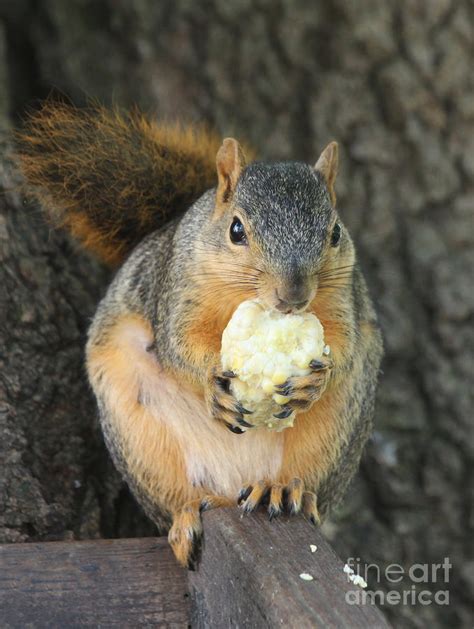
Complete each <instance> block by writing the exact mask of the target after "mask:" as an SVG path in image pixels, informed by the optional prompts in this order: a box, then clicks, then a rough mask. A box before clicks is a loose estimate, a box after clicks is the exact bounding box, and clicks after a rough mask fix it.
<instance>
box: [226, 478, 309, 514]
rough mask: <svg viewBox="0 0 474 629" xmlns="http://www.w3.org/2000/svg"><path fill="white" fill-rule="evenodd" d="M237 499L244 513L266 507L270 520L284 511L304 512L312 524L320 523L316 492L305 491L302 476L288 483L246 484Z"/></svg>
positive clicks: (290, 512) (261, 482)
mask: <svg viewBox="0 0 474 629" xmlns="http://www.w3.org/2000/svg"><path fill="white" fill-rule="evenodd" d="M237 501H238V503H239V505H240V508H241V509H242V511H243V512H244V513H251V512H252V511H255V510H256V509H257V508H258V507H260V506H262V507H266V509H267V512H268V517H269V519H270V520H273V518H276V517H278V516H279V515H281V514H282V513H286V514H288V515H296V514H297V513H300V512H302V513H303V515H304V517H305V518H307V519H308V520H309V521H310V522H311V523H312V524H315V525H317V524H319V523H320V517H319V513H318V507H317V500H316V494H315V493H314V492H312V491H305V490H304V485H303V481H302V480H301V479H300V478H294V479H293V480H291V481H290V482H289V483H288V485H282V484H280V483H270V482H268V481H258V482H257V483H254V484H252V485H246V486H245V487H243V488H242V489H241V491H240V492H239V496H238V499H237Z"/></svg>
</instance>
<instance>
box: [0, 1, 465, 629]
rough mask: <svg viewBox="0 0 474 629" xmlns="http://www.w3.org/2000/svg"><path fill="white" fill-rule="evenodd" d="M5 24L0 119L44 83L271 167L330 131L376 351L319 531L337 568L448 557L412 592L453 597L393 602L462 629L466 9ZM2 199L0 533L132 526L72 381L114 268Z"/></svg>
mask: <svg viewBox="0 0 474 629" xmlns="http://www.w3.org/2000/svg"><path fill="white" fill-rule="evenodd" d="M0 19H1V22H0V88H1V87H2V82H3V84H4V85H3V87H4V89H0V120H1V119H2V117H3V121H4V122H6V121H15V120H17V119H18V116H19V115H20V114H21V113H22V112H23V111H24V107H25V106H26V105H27V104H30V103H31V101H32V100H34V99H36V98H40V97H43V96H45V95H46V94H47V93H48V91H49V90H50V88H51V86H54V87H56V88H59V89H60V90H62V91H63V92H65V93H66V94H68V95H70V96H71V98H72V99H73V101H74V102H75V103H76V104H81V103H82V102H84V101H85V99H86V97H87V96H90V97H94V98H98V99H99V100H101V101H103V102H106V103H110V102H116V103H119V104H123V105H131V104H132V103H138V104H139V105H140V106H141V107H143V108H145V109H148V110H154V111H157V112H158V113H159V114H160V115H161V116H168V117H174V116H177V117H181V118H187V119H191V120H194V119H195V120H200V121H201V120H205V121H207V122H208V123H210V124H211V125H213V126H214V127H215V128H216V129H217V130H218V131H219V132H220V133H222V135H231V134H232V135H236V136H237V137H239V138H240V139H244V140H247V141H248V142H250V143H251V144H253V145H254V146H255V147H256V148H257V150H258V151H259V153H260V155H261V156H262V157H264V158H268V159H301V160H308V161H312V162H314V161H315V160H316V159H317V157H318V155H319V152H320V150H321V149H322V148H323V147H324V146H325V144H326V143H327V142H328V141H329V140H331V139H336V140H338V142H339V143H340V148H341V153H342V165H341V172H340V175H339V179H338V182H337V193H338V206H339V208H340V212H341V215H342V217H343V220H344V222H345V223H346V224H347V225H348V227H349V229H350V231H351V234H352V235H353V236H354V238H355V240H356V243H357V245H358V252H359V257H360V260H361V263H362V266H363V268H364V271H365V273H366V276H367V278H368V281H369V285H370V287H371V289H372V294H373V296H374V298H375V301H376V303H377V307H378V311H379V313H380V318H381V322H382V326H383V330H384V334H385V344H386V358H385V362H384V366H383V374H382V376H381V384H380V392H379V396H378V405H377V414H376V431H375V433H374V439H373V440H372V442H371V444H370V446H369V448H368V451H367V455H366V457H365V459H364V462H363V465H362V469H361V473H360V475H359V477H358V478H357V480H356V482H355V483H354V484H353V486H352V488H351V490H350V491H349V494H348V497H347V499H346V501H345V502H344V504H343V505H342V507H341V509H340V510H339V511H338V512H337V513H336V514H334V517H333V518H332V520H331V522H330V523H328V524H327V525H325V532H326V534H327V535H329V536H330V538H331V539H332V541H333V543H334V544H335V546H336V549H337V551H338V553H339V554H340V555H341V556H342V557H343V558H344V557H351V556H352V557H356V558H357V557H360V558H361V561H362V562H367V563H377V564H378V565H379V566H380V568H381V570H382V571H383V568H384V567H385V566H386V565H388V564H391V563H398V564H402V565H403V566H404V567H405V568H406V569H408V568H409V567H410V566H411V565H413V564H415V563H430V564H431V563H440V562H442V561H443V558H444V557H449V558H450V561H451V563H452V565H453V568H452V570H451V573H450V579H449V583H448V584H444V583H440V582H439V580H438V583H433V582H431V580H430V582H428V583H420V584H417V589H418V590H424V589H426V590H430V591H436V590H439V589H449V591H450V605H449V606H442V605H436V604H434V603H433V604H431V605H421V604H418V605H417V606H413V605H401V604H399V605H395V606H393V607H390V606H389V605H387V606H386V607H385V608H384V611H386V612H387V613H390V615H391V620H392V622H393V623H394V624H395V625H396V626H400V627H402V626H403V627H407V626H408V627H423V626H426V625H427V624H429V623H431V624H433V625H435V626H440V625H446V626H467V625H468V624H470V621H469V596H470V594H471V595H472V590H473V585H474V565H473V564H472V563H468V562H467V561H465V559H466V558H467V557H468V555H469V550H470V539H471V537H470V533H469V526H470V525H472V514H471V513H470V511H469V506H468V505H469V504H472V500H470V498H471V492H472V483H471V482H470V465H471V464H472V455H473V452H472V433H471V432H470V431H469V428H470V418H471V416H472V410H471V409H472V402H473V400H472V388H471V387H469V386H467V381H468V378H469V376H472V375H473V354H474V330H473V326H472V322H473V315H474V296H473V295H474V291H473V290H472V262H473V257H474V255H473V241H474V233H473V228H472V227H473V212H472V205H473V200H472V199H473V192H474V185H473V179H474V177H473V175H474V157H473V156H474V125H473V122H474V85H473V83H474V74H473V72H472V58H473V54H474V33H473V30H474V28H473V24H474V10H473V6H472V4H471V3H469V2H468V1H467V0H460V1H458V2H454V1H449V0H439V1H438V2H432V3H422V2H417V1H416V0H402V2H395V1H394V0H390V1H389V2H384V3H380V2H374V1H372V0H367V1H366V2H364V3H355V2H344V1H343V0H328V1H327V2H324V3H309V2H304V1H303V0H296V1H293V2H290V1H289V0H276V1H275V0H273V1H272V2H269V1H266V0H259V1H258V2H254V3H250V2H238V1H236V0H235V1H227V2H218V1H217V0H205V1H203V2H196V3H189V2H187V1H186V0H175V1H174V2H171V1H169V0H168V1H164V2H160V3H157V2H152V1H151V0H142V1H141V2H136V3H135V2H133V3H132V2H126V0H119V1H118V2H112V1H111V0H98V1H97V2H79V1H78V0H74V1H72V2H68V3H64V2H62V1H61V0H51V1H50V2H48V3H46V2H38V1H34V0H23V2H16V3H13V2H12V3H8V2H7V3H6V5H5V6H4V7H2V8H0ZM3 180H4V185H6V186H9V185H11V182H10V181H9V180H8V178H6V175H4V176H3ZM0 206H1V208H2V217H3V218H2V222H1V223H0V226H1V232H0V234H1V238H2V249H1V254H2V268H1V270H0V286H1V287H2V319H1V321H0V334H1V337H2V343H3V345H2V347H3V350H2V361H3V363H4V364H3V366H2V385H3V386H4V391H3V392H2V402H1V403H2V415H1V421H2V422H4V423H3V424H2V426H1V431H2V432H1V435H2V441H1V447H3V448H4V450H5V453H4V454H3V456H2V459H1V460H0V465H1V468H0V469H2V471H4V478H3V480H2V489H3V493H2V494H1V496H0V517H1V518H2V521H1V523H0V534H1V535H2V539H3V540H5V541H12V540H19V539H20V540H31V539H40V538H41V539H45V538H48V537H50V536H54V537H65V536H68V535H69V536H77V537H88V536H91V537H93V536H98V535H114V534H119V533H121V532H122V533H123V532H125V531H126V532H127V534H143V532H144V530H145V529H144V527H146V526H147V525H146V524H145V522H144V520H143V519H142V518H141V517H140V516H139V515H137V514H136V512H135V511H134V509H133V505H132V503H131V502H130V499H129V498H128V497H126V496H125V495H124V494H123V490H122V489H120V483H119V481H118V479H117V476H116V474H115V473H114V472H113V470H112V469H111V465H110V463H109V461H108V458H107V456H106V454H105V451H104V448H103V446H102V445H101V444H102V442H101V439H100V436H99V435H98V432H97V427H96V424H95V422H94V415H95V412H94V404H93V402H92V399H91V395H90V393H89V390H88V387H87V385H86V382H85V378H84V368H83V346H84V334H85V330H86V328H87V323H88V320H89V318H90V316H91V315H92V313H93V311H94V307H95V304H96V303H97V300H98V298H99V296H100V295H101V293H102V292H103V290H104V289H105V286H106V284H107V281H108V279H109V277H108V274H107V273H106V272H105V271H104V270H103V269H101V268H100V267H99V265H98V264H97V263H95V262H94V261H92V260H91V259H90V258H88V257H86V256H85V255H84V254H81V253H80V252H79V251H78V250H77V248H76V247H74V246H73V245H71V243H70V242H69V240H68V239H67V238H66V237H64V236H62V235H58V234H54V233H51V232H50V231H49V230H48V228H47V227H45V226H44V224H43V222H42V218H41V215H40V213H39V212H38V210H37V209H35V208H30V207H24V206H22V204H21V200H20V199H19V198H18V197H17V196H16V195H12V194H10V195H9V196H7V197H6V198H4V199H2V200H1V201H0ZM3 313H5V315H4V314H3ZM150 530H151V529H150ZM471 534H472V533H471ZM382 577H383V575H382ZM376 581H377V580H376V579H373V580H372V582H370V579H369V585H370V586H372V587H373V588H375V589H383V590H393V589H398V590H400V589H408V590H409V589H410V587H411V585H412V584H413V581H411V580H410V579H404V580H403V581H402V582H401V583H399V584H393V583H390V582H388V581H387V579H384V578H382V579H381V583H380V584H379V583H377V582H376Z"/></svg>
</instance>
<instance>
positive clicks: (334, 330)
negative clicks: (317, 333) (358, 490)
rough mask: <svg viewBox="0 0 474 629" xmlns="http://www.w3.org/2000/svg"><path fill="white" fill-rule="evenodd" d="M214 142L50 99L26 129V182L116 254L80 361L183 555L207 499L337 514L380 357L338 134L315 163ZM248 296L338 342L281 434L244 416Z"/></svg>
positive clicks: (120, 458) (128, 476)
mask: <svg viewBox="0 0 474 629" xmlns="http://www.w3.org/2000/svg"><path fill="white" fill-rule="evenodd" d="M219 144H220V142H219V141H218V140H217V138H216V137H214V136H213V135H212V134H211V133H209V132H207V131H205V130H199V129H198V130H196V129H192V128H184V127H179V126H174V127H170V126H160V125H159V124H157V123H154V122H150V121H148V120H146V119H145V118H144V117H143V116H141V115H140V114H138V113H134V114H121V113H119V112H116V111H108V110H106V109H104V108H101V107H93V108H89V109H85V110H78V109H75V108H73V107H71V106H68V105H63V104H51V103H49V104H46V105H45V106H44V107H43V109H42V110H40V111H39V112H37V113H35V114H33V115H32V116H31V117H30V119H29V120H28V122H27V123H26V125H25V128H24V129H23V130H22V131H21V132H19V133H18V136H17V155H18V160H19V164H20V167H21V170H22V172H23V175H24V179H25V182H26V185H27V187H28V189H29V190H30V191H31V193H32V194H33V195H34V196H35V197H36V198H37V199H39V201H40V202H42V204H43V205H44V206H45V207H46V209H47V211H48V213H49V215H50V216H51V217H52V218H53V219H56V221H57V222H58V223H60V224H63V225H65V226H66V227H67V228H69V229H70V231H71V232H72V233H73V234H74V235H75V236H77V237H78V238H79V239H81V240H82V241H83V243H84V244H85V246H86V247H89V248H91V249H92V250H93V251H95V252H96V253H97V254H98V255H99V256H100V257H101V258H102V259H103V260H105V261H106V262H108V263H110V264H113V265H117V264H119V263H123V265H122V266H121V268H120V269H119V271H118V273H117V275H116V277H115V279H114V280H113V282H112V284H111V286H110V288H109V290H108V292H107V294H106V296H105V297H104V299H103V300H102V301H101V303H100V305H99V307H98V310H97V313H96V315H95V318H94V320H93V323H92V325H91V328H90V331H89V338H88V343H87V371H88V375H89V379H90V383H91V385H92V388H93V390H94V393H95V395H96V397H97V401H98V406H99V411H100V419H101V424H102V428H103V433H104V436H105V441H106V443H107V446H108V448H109V450H110V453H111V455H112V458H113V460H114V462H115V464H116V466H117V467H118V469H119V470H120V472H121V473H122V475H123V477H124V478H125V480H126V481H127V483H128V484H129V486H130V487H131V489H132V491H133V492H134V494H135V495H136V497H137V499H138V500H139V502H140V503H141V504H142V506H143V508H144V509H145V511H146V513H147V514H148V515H149V516H150V517H151V518H152V519H153V520H154V521H155V522H156V523H157V525H158V527H159V528H160V529H162V530H163V529H165V530H166V529H169V541H170V543H171V546H172V548H173V550H174V552H175V555H176V557H177V559H178V560H179V561H180V562H181V563H182V564H183V565H186V564H189V563H190V562H191V561H192V560H193V556H194V554H193V553H194V549H195V544H194V542H195V540H196V539H197V538H198V537H199V535H200V533H201V521H200V512H201V511H202V510H203V509H211V508H215V507H221V506H231V505H234V504H236V503H237V501H238V502H239V504H240V506H241V508H242V509H243V510H244V511H245V512H250V511H253V510H254V509H256V508H257V507H258V506H261V505H264V506H266V507H267V509H268V512H269V514H270V516H271V517H274V516H277V515H279V514H280V513H281V512H282V511H286V512H288V513H298V512H300V511H301V512H302V513H303V514H304V515H305V516H306V517H307V518H309V519H310V520H311V521H313V522H314V523H317V522H319V521H320V518H322V517H325V516H326V515H327V513H328V511H329V509H330V507H332V506H333V505H334V504H335V503H336V502H337V501H338V500H339V499H340V497H341V496H342V494H343V492H344V491H345V489H346V487H347V485H348V483H349V481H350V479H351V477H352V476H353V474H354V473H355V471H356V468H357V466H358V463H359V460H360V457H361V453H362V449H363V446H364V444H365V442H366V440H367V438H368V436H369V433H370V431H371V427H372V414H373V404H374V395H375V389H376V383H377V375H378V371H379V365H380V360H381V356H382V342H381V335H380V332H379V328H378V325H377V320H376V315H375V313H374V310H373V307H372V304H371V301H370V298H369V296H368V293H367V288H366V284H365V281H364V279H363V276H362V274H361V271H360V269H359V266H358V265H357V263H356V257H355V252H354V245H353V243H352V240H351V238H350V236H349V233H348V231H347V229H346V228H345V227H344V226H343V224H342V222H341V219H340V218H339V216H338V214H337V212H336V210H335V209H334V206H335V192H334V185H335V179H336V174H337V168H338V149H337V144H336V143H335V142H332V143H331V144H329V145H328V147H327V148H326V149H325V150H324V151H323V153H322V154H321V156H320V158H319V159H318V161H317V163H316V165H315V166H314V167H311V166H309V165H306V164H303V163H298V162H284V163H262V162H253V163H249V164H248V165H246V162H245V157H244V153H243V150H242V148H241V147H240V145H239V144H238V143H237V141H236V140H234V139H231V138H227V139H226V140H224V142H223V144H222V145H221V146H220V148H219ZM216 154H217V158H216V157H215V156H216ZM216 163H217V169H216ZM216 171H217V172H216ZM216 174H217V176H216ZM127 256H128V257H127ZM125 258H126V259H125ZM124 260H125V261H124ZM256 296H258V297H259V298H260V299H262V300H263V301H264V302H265V303H266V304H267V305H268V306H269V307H277V308H279V309H284V311H285V312H291V311H302V310H305V309H306V310H307V311H310V312H313V313H314V314H316V316H317V317H318V318H319V320H320V321H321V323H322V325H323V328H324V333H325V339H326V342H327V343H328V344H329V345H330V347H331V362H329V361H328V360H326V359H324V360H325V361H326V362H321V361H315V362H314V363H313V364H312V372H311V374H310V375H309V376H301V377H294V378H291V379H290V381H289V382H287V383H286V390H285V395H287V396H288V397H289V398H290V401H289V402H288V408H291V409H295V408H297V409H298V410H299V411H300V412H299V414H298V416H297V419H296V422H295V425H294V427H293V428H291V429H287V430H285V431H284V432H280V433H278V432H270V431H266V430H254V431H252V430H251V429H248V430H246V431H245V432H243V431H242V430H241V428H240V427H241V426H245V427H249V426H251V415H247V414H244V413H243V409H242V408H241V407H240V406H239V404H238V403H237V402H236V400H235V399H234V398H233V396H232V394H231V392H230V388H229V382H230V378H232V377H233V375H234V374H232V373H229V372H224V373H223V372H222V369H221V367H220V346H221V337H222V332H223V330H224V328H225V327H226V325H227V323H228V321H229V319H230V317H231V316H232V313H233V312H234V311H235V309H236V307H237V306H238V305H239V304H240V303H241V302H242V301H244V300H245V299H251V298H255V297H256ZM315 402H317V403H315Z"/></svg>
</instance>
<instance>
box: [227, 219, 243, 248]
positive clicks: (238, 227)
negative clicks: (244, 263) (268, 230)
mask: <svg viewBox="0 0 474 629" xmlns="http://www.w3.org/2000/svg"><path fill="white" fill-rule="evenodd" d="M230 239H231V240H232V242H233V243H234V245H245V244H247V236H246V235H245V229H244V226H243V225H242V223H241V222H240V221H239V219H238V218H235V217H234V220H233V221H232V225H231V226H230Z"/></svg>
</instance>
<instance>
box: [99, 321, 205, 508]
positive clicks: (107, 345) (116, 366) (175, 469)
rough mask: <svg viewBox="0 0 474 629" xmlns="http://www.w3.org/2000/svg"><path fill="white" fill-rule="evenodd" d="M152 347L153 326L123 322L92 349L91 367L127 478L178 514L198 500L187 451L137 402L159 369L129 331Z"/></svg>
mask: <svg viewBox="0 0 474 629" xmlns="http://www.w3.org/2000/svg"><path fill="white" fill-rule="evenodd" d="M130 328H131V329H132V330H133V329H135V328H136V330H137V333H138V334H143V335H144V342H145V343H148V344H149V343H150V342H151V340H152V338H153V337H152V332H151V328H150V325H149V324H148V323H147V322H146V321H145V320H143V319H142V318H140V317H138V316H133V315H129V316H126V317H123V318H122V319H121V320H120V321H119V322H118V324H117V325H116V326H115V327H114V328H113V330H112V331H111V332H110V333H109V335H108V336H107V339H106V340H105V342H104V343H103V344H100V345H92V346H90V347H89V350H88V356H87V364H88V370H89V375H90V378H91V382H92V384H93V385H94V388H95V390H96V391H97V392H100V393H101V394H102V395H103V396H104V400H105V402H106V404H107V407H108V410H109V412H110V414H111V418H112V421H113V423H114V430H116V431H117V433H119V435H120V441H121V448H122V449H123V450H124V454H125V458H126V461H127V465H128V467H129V473H130V475H132V476H133V477H134V478H135V479H136V481H137V483H138V484H139V485H140V486H141V487H142V488H143V489H144V490H145V491H146V492H147V493H148V494H149V495H150V496H151V497H152V499H153V500H154V501H156V503H157V504H163V505H164V506H165V508H166V509H167V510H168V511H171V512H174V511H177V510H179V509H180V508H181V507H182V506H183V505H184V503H185V502H186V501H188V500H191V499H192V498H196V497H198V492H197V491H195V490H193V488H192V487H191V486H190V484H189V481H188V479H187V477H186V471H185V461H184V455H183V451H182V449H181V447H180V444H179V443H178V441H177V439H176V438H175V437H174V436H173V434H172V432H171V430H170V429H169V428H168V427H167V426H166V424H164V423H159V422H157V421H156V418H155V417H153V415H152V414H151V413H150V411H149V410H147V408H145V407H144V406H143V405H142V404H140V402H139V397H140V386H141V380H142V379H143V378H144V377H146V374H149V376H150V377H151V378H155V377H156V375H157V372H158V371H159V366H158V364H157V363H156V361H155V360H154V359H153V357H152V356H151V355H150V354H147V353H146V352H142V351H140V348H136V347H134V339H129V337H130V333H129V329H130Z"/></svg>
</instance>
